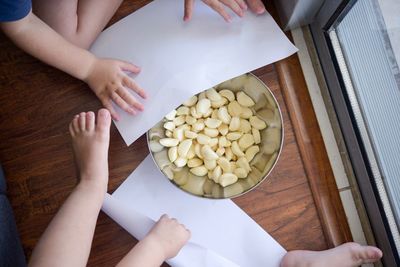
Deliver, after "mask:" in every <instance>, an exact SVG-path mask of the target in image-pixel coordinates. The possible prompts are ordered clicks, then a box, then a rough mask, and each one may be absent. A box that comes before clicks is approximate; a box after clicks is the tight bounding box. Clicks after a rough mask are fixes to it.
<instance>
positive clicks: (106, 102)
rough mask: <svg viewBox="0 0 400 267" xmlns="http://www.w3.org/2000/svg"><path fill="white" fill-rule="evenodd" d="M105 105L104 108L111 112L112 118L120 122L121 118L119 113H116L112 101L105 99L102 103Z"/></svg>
mask: <svg viewBox="0 0 400 267" xmlns="http://www.w3.org/2000/svg"><path fill="white" fill-rule="evenodd" d="M101 102H102V103H103V106H104V107H105V108H106V109H108V111H110V114H111V117H112V118H113V119H114V120H116V121H119V119H120V116H119V114H118V112H116V111H115V109H114V107H113V106H112V104H111V100H110V99H108V98H107V99H105V100H104V101H103V100H102V101H101Z"/></svg>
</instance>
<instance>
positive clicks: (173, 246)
mask: <svg viewBox="0 0 400 267" xmlns="http://www.w3.org/2000/svg"><path fill="white" fill-rule="evenodd" d="M147 237H148V238H149V239H152V240H153V241H154V243H155V244H157V246H158V247H159V248H160V249H161V251H160V252H161V253H163V256H164V260H166V259H170V258H173V257H175V256H176V255H177V254H178V252H179V250H181V248H182V247H183V246H184V245H185V244H186V242H187V241H188V240H189V238H190V231H189V230H187V229H186V228H185V226H184V225H182V224H180V223H179V222H178V221H177V220H176V219H171V218H169V217H168V216H167V215H165V214H164V215H163V216H161V218H160V220H158V222H157V224H156V225H154V227H153V228H152V229H151V231H150V233H149V234H148V236H147Z"/></svg>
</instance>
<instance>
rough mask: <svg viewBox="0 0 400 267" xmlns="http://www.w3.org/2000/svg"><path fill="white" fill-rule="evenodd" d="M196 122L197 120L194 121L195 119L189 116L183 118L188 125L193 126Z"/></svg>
mask: <svg viewBox="0 0 400 267" xmlns="http://www.w3.org/2000/svg"><path fill="white" fill-rule="evenodd" d="M196 121H197V119H196V118H193V117H192V116H190V115H186V117H185V122H186V123H187V124H189V125H193V124H195V123H196Z"/></svg>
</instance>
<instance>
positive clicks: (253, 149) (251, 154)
mask: <svg viewBox="0 0 400 267" xmlns="http://www.w3.org/2000/svg"><path fill="white" fill-rule="evenodd" d="M259 151H260V148H259V147H258V146H251V147H249V148H248V149H247V150H246V152H245V153H244V154H245V157H246V159H247V161H248V162H251V161H252V160H253V158H254V156H255V155H256V154H257V153H258V152H259Z"/></svg>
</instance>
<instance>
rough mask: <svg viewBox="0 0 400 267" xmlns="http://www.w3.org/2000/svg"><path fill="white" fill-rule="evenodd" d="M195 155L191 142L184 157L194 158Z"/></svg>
mask: <svg viewBox="0 0 400 267" xmlns="http://www.w3.org/2000/svg"><path fill="white" fill-rule="evenodd" d="M195 156H196V153H195V152H194V146H193V144H192V146H191V147H190V149H189V152H188V153H187V155H186V157H187V159H188V160H189V159H192V158H194V157H195Z"/></svg>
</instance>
